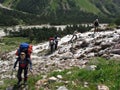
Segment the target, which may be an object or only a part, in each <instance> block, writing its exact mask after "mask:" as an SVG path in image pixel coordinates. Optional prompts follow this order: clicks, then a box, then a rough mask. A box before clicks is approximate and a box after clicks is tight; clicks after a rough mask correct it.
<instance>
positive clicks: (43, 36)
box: [6, 25, 91, 43]
mask: <svg viewBox="0 0 120 90" xmlns="http://www.w3.org/2000/svg"><path fill="white" fill-rule="evenodd" d="M90 28H91V27H90V26H87V27H85V26H82V25H70V26H67V27H66V28H65V29H64V30H61V29H60V28H59V30H57V28H55V27H51V28H47V27H43V28H31V29H24V30H23V29H21V28H20V29H19V30H18V31H8V33H9V36H11V37H26V38H28V39H29V41H30V42H33V41H35V42H36V43H39V42H42V41H48V39H49V37H54V36H59V37H63V36H65V35H67V34H73V32H74V31H75V30H77V31H78V32H81V33H83V32H86V31H89V30H90ZM6 34H7V33H6Z"/></svg>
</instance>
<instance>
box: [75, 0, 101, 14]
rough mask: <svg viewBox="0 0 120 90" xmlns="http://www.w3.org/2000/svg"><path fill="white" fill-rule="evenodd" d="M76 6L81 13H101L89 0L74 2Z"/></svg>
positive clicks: (76, 0)
mask: <svg viewBox="0 0 120 90" xmlns="http://www.w3.org/2000/svg"><path fill="white" fill-rule="evenodd" d="M75 2H76V3H77V6H79V7H80V8H81V9H82V10H83V11H87V12H91V13H94V14H98V13H100V12H101V11H100V10H99V9H98V8H97V7H96V6H95V5H94V4H92V3H91V2H90V1H89V0H75Z"/></svg>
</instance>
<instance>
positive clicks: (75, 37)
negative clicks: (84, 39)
mask: <svg viewBox="0 0 120 90" xmlns="http://www.w3.org/2000/svg"><path fill="white" fill-rule="evenodd" d="M77 33H78V32H77V31H74V33H73V36H72V38H71V39H70V41H71V43H72V42H73V40H76V39H77V35H76V34H77Z"/></svg>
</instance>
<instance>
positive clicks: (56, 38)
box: [54, 36, 58, 50]
mask: <svg viewBox="0 0 120 90" xmlns="http://www.w3.org/2000/svg"><path fill="white" fill-rule="evenodd" d="M54 41H55V50H57V47H58V37H57V36H55V37H54Z"/></svg>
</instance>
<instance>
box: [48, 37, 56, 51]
mask: <svg viewBox="0 0 120 90" xmlns="http://www.w3.org/2000/svg"><path fill="white" fill-rule="evenodd" d="M54 45H55V41H54V38H53V37H50V38H49V46H50V52H51V53H52V52H53V49H54Z"/></svg>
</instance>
